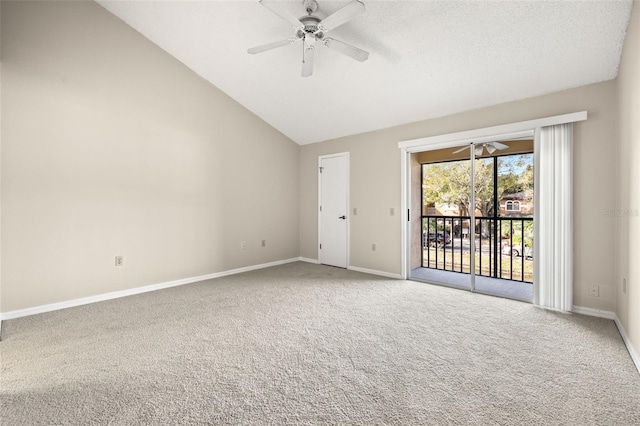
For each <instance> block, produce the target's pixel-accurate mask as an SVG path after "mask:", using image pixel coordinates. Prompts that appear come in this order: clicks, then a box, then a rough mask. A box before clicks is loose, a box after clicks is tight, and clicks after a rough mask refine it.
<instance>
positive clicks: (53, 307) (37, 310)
mask: <svg viewBox="0 0 640 426" xmlns="http://www.w3.org/2000/svg"><path fill="white" fill-rule="evenodd" d="M298 260H300V259H299V258H297V257H296V258H293V259H285V260H278V261H275V262H269V263H263V264H260V265H252V266H246V267H244V268H237V269H231V270H228V271H222V272H214V273H212V274H207V275H201V276H198V277H191V278H183V279H180V280H175V281H168V282H164V283H159V284H151V285H147V286H144V287H136V288H131V289H128V290H120V291H114V292H111V293H103V294H98V295H96V296H89V297H82V298H80V299H73V300H67V301H65V302H58V303H50V304H48V305H40V306H34V307H32V308H26V309H18V310H15V311H9V312H3V313H2V314H0V321H2V320H9V319H14V318H20V317H26V316H29V315H36V314H41V313H44V312H51V311H57V310H59V309H66V308H72V307H74V306H81V305H88V304H89V303H96V302H102V301H105V300H112V299H118V298H120V297H126V296H133V295H134V294H140V293H147V292H149V291H156V290H162V289H164V288H169V287H177V286H180V285H185V284H192V283H195V282H199V281H205V280H211V279H214V278H220V277H226V276H228V275H235V274H240V273H243V272H249V271H255V270H257V269H263V268H269V267H271V266H277V265H284V264H285V263H292V262H297V261H298Z"/></svg>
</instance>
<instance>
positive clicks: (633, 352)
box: [614, 315, 640, 373]
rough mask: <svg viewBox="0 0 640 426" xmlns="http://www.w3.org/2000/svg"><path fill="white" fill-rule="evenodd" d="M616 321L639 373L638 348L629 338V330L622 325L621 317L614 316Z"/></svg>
mask: <svg viewBox="0 0 640 426" xmlns="http://www.w3.org/2000/svg"><path fill="white" fill-rule="evenodd" d="M614 321H615V322H616V327H618V331H619V332H620V335H621V336H622V340H623V341H624V344H625V345H626V346H627V350H628V351H629V355H630V356H631V359H632V360H633V363H634V364H635V365H636V369H637V370H638V373H640V356H638V351H636V348H635V347H633V343H631V340H630V339H629V335H628V334H627V331H626V330H625V329H624V327H623V326H622V322H621V321H620V318H618V316H617V315H616V317H615V318H614Z"/></svg>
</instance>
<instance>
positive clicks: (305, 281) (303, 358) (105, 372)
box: [0, 263, 640, 426]
mask: <svg viewBox="0 0 640 426" xmlns="http://www.w3.org/2000/svg"><path fill="white" fill-rule="evenodd" d="M2 331H3V338H4V339H3V341H2V342H1V343H0V354H1V356H2V359H1V361H2V375H1V377H0V389H1V400H0V402H1V405H0V416H1V417H0V424H2V425H3V426H4V425H45V424H46V425H51V424H56V425H57V424H78V425H81V424H82V425H85V424H99V425H107V424H108V425H136V424H161V425H174V424H214V425H218V424H242V425H245V424H253V425H270V424H272V425H281V424H305V425H307V424H322V425H331V424H336V425H338V424H340V425H346V424H360V425H374V424H403V425H425V424H427V425H467V424H469V425H638V424H640V376H639V375H638V373H637V371H636V370H635V368H634V365H633V363H632V361H631V359H630V357H629V354H628V353H627V351H626V349H625V347H624V344H623V342H622V339H621V338H620V335H619V334H618V331H617V330H616V327H615V325H614V323H613V322H612V321H608V320H603V319H598V318H590V317H585V316H580V315H563V314H556V313H552V312H547V311H543V310H539V309H536V308H534V307H533V306H531V305H529V304H526V303H522V302H515V301H510V300H505V299H499V298H492V297H488V296H482V295H476V294H471V293H467V292H464V291H459V290H453V289H447V288H442V287H435V286H431V285H427V284H421V283H415V282H404V281H395V280H387V279H380V278H376V277H373V276H369V275H365V274H360V273H356V272H350V271H345V270H341V269H335V268H330V267H324V266H318V265H310V264H302V263H294V264H288V265H284V266H279V267H275V268H270V269H266V270H261V271H256V272H251V273H246V274H241V275H236V276H232V277H227V278H221V279H217V280H212V281H207V282H202V283H198V284H192V285H187V286H182V287H177V288H172V289H168V290H163V291H158V292H154V293H147V294H143V295H138V296H132V297H128V298H123V299H118V300H113V301H109V302H103V303H98V304H93V305H88V306H82V307H78V308H72V309H67V310H63V311H58V312H53V313H47V314H41V315H36V316H32V317H27V318H21V319H16V320H11V321H6V322H5V323H4V325H3V330H2Z"/></svg>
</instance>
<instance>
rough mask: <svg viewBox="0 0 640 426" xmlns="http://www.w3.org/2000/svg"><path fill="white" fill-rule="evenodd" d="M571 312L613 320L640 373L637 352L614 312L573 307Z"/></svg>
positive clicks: (639, 360)
mask: <svg viewBox="0 0 640 426" xmlns="http://www.w3.org/2000/svg"><path fill="white" fill-rule="evenodd" d="M571 311H572V312H575V313H576V314H583V315H589V316H592V317H599V318H606V319H610V320H613V321H614V322H615V323H616V327H618V331H619V332H620V336H622V341H623V342H624V344H625V346H626V347H627V351H629V355H630V356H631V360H632V361H633V363H634V364H635V366H636V369H637V370H638V373H640V356H639V355H638V351H636V348H635V347H634V346H633V343H631V340H630V339H629V335H628V334H627V331H626V330H625V329H624V327H623V325H622V322H621V321H620V318H618V316H617V315H616V314H615V312H611V311H601V310H599V309H592V308H585V307H584V306H574V307H573V308H572V309H571Z"/></svg>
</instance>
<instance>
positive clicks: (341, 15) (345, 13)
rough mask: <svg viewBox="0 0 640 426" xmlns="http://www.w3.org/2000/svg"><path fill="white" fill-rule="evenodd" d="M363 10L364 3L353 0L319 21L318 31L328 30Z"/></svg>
mask: <svg viewBox="0 0 640 426" xmlns="http://www.w3.org/2000/svg"><path fill="white" fill-rule="evenodd" d="M364 11H365V7H364V3H362V2H361V1H360V0H354V1H352V2H351V3H349V4H347V5H346V6H345V7H343V8H342V9H340V10H338V11H337V12H335V13H332V14H331V15H329V16H327V17H326V18H325V19H323V20H322V21H320V24H319V25H318V31H329V30H332V29H334V28H336V27H339V26H340V25H342V24H344V23H345V22H347V21H348V20H349V19H352V18H354V17H356V16H358V15H360V14H361V13H363V12H364Z"/></svg>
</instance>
